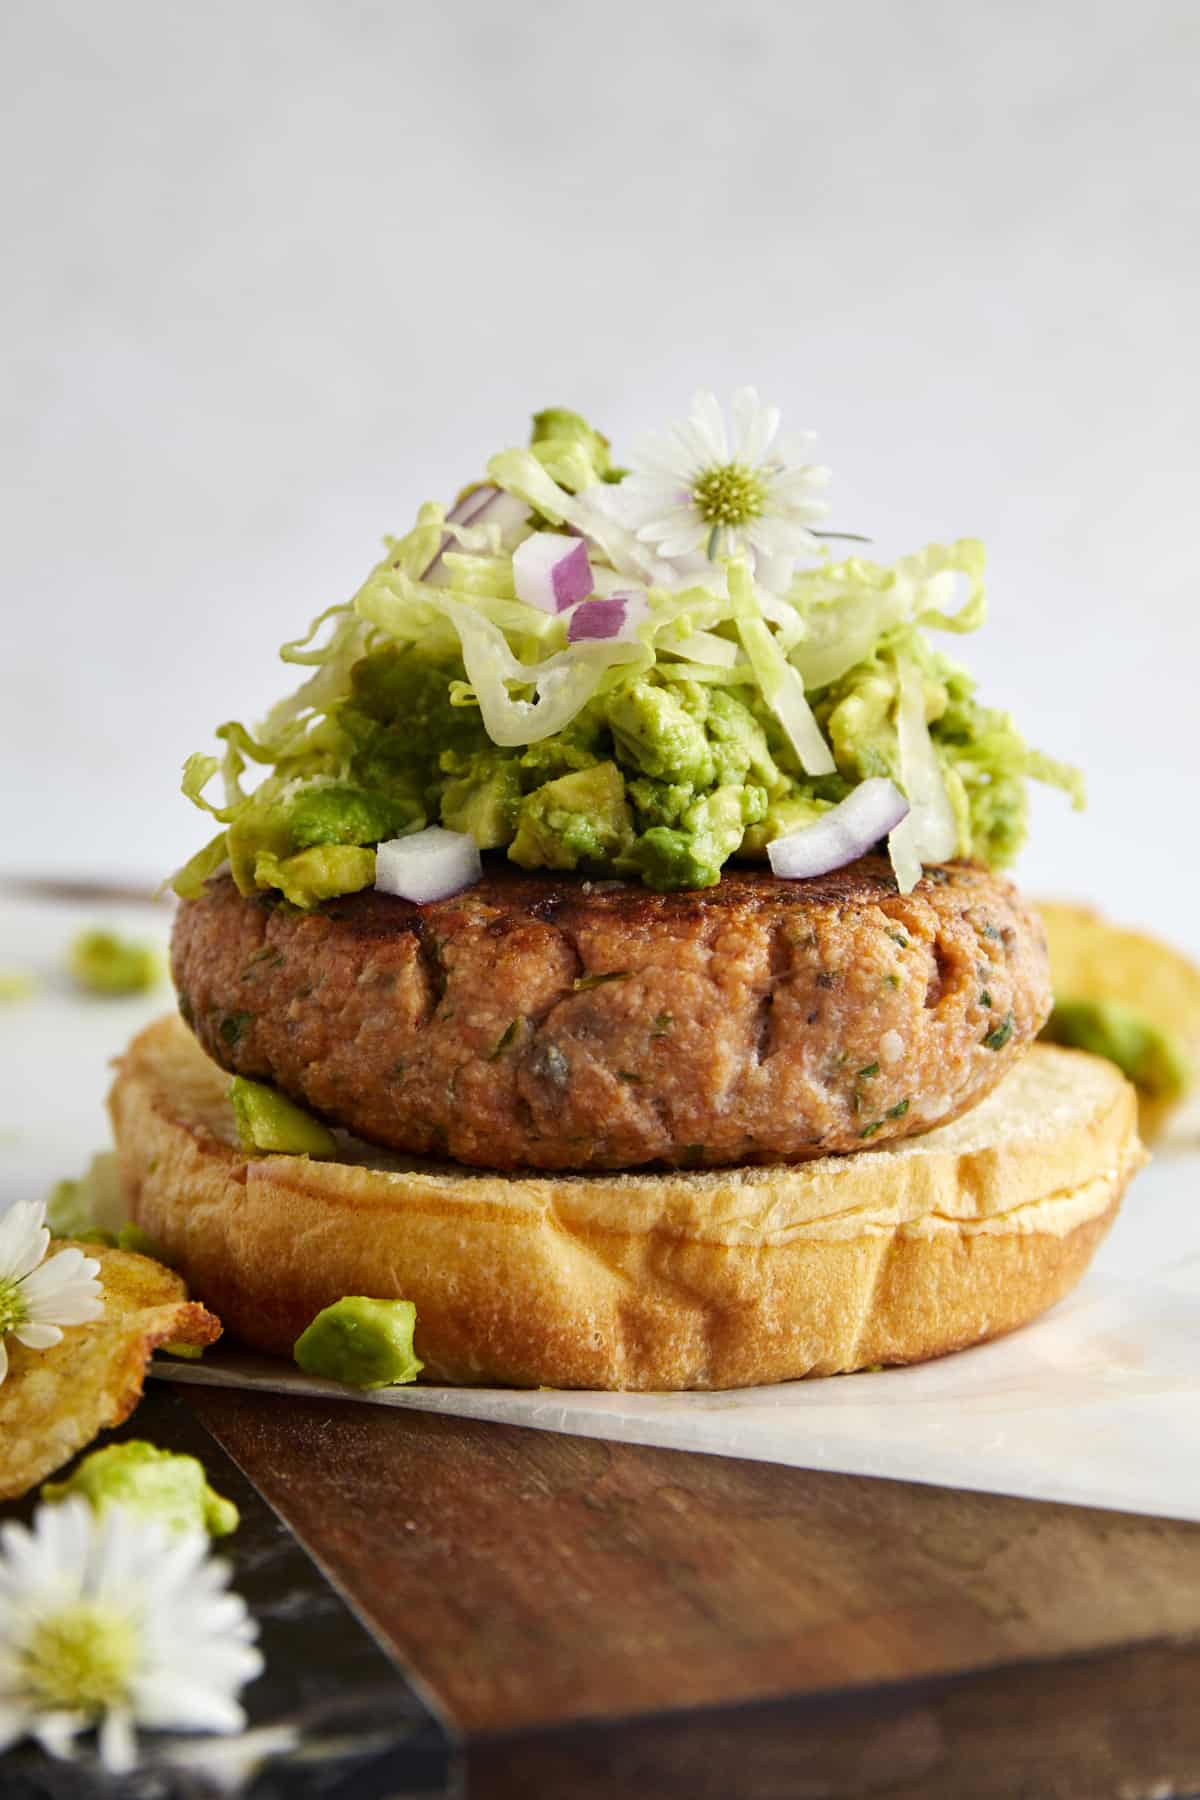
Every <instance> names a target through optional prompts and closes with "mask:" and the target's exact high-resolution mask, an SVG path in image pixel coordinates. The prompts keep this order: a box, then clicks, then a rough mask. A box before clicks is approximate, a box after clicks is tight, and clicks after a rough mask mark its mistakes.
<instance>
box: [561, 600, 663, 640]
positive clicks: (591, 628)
mask: <svg viewBox="0 0 1200 1800" xmlns="http://www.w3.org/2000/svg"><path fill="white" fill-rule="evenodd" d="M649 610H650V609H649V607H648V606H647V604H646V598H645V595H644V594H609V595H607V596H606V597H605V598H604V599H603V600H585V601H583V603H582V604H581V605H579V606H577V607H576V608H575V610H574V612H573V613H572V614H571V617H570V620H569V621H568V624H567V642H568V644H582V643H586V642H587V641H588V640H592V641H595V640H597V639H610V640H611V639H613V638H632V637H634V636H635V635H636V633H637V628H638V626H639V625H640V624H641V623H642V621H643V620H644V619H645V617H646V615H647V614H648V612H649Z"/></svg>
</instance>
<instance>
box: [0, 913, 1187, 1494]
mask: <svg viewBox="0 0 1200 1800" xmlns="http://www.w3.org/2000/svg"><path fill="white" fill-rule="evenodd" d="M102 916H103V909H98V908H96V907H94V906H91V907H74V908H72V907H63V906H56V907H52V908H50V907H46V906H44V905H43V906H38V907H33V906H30V905H29V904H28V903H22V904H20V905H18V904H16V903H14V902H11V901H10V902H6V903H5V904H4V905H2V906H0V945H2V946H3V952H4V960H5V961H6V962H7V964H8V966H10V967H11V966H13V965H14V963H15V962H17V961H18V960H21V959H18V957H17V956H16V955H15V954H14V951H15V949H16V947H17V946H20V947H21V950H22V958H23V962H24V965H25V966H28V967H30V968H31V969H32V970H33V972H34V973H35V974H36V975H37V976H38V979H39V981H40V984H41V985H40V989H39V992H38V994H37V996H36V997H35V998H34V999H33V1000H30V1001H27V1002H24V1003H22V1004H20V1005H13V1006H8V1007H5V1008H3V1009H0V1046H2V1053H3V1070H4V1084H3V1089H2V1092H3V1096H4V1103H3V1110H2V1111H0V1210H2V1209H3V1207H4V1206H5V1205H6V1204H7V1203H8V1202H9V1201H10V1200H12V1199H15V1198H17V1197H18V1195H21V1194H27V1193H30V1192H34V1193H40V1192H42V1191H44V1190H45V1189H46V1188H48V1187H49V1185H50V1184H51V1182H52V1181H54V1180H56V1179H57V1178H58V1177H59V1176H60V1175H70V1174H75V1173H77V1172H78V1170H79V1168H80V1167H82V1165H83V1164H84V1163H85V1162H86V1161H87V1158H88V1156H89V1155H90V1154H91V1152H92V1151H93V1150H95V1149H97V1148H99V1147H101V1146H102V1145H104V1144H105V1143H106V1142H107V1137H108V1133H107V1124H106V1122H105V1119H104V1112H103V1096H104V1092H105V1089H106V1086H107V1069H106V1064H107V1061H108V1058H109V1057H110V1056H111V1055H113V1054H115V1053H116V1051H118V1050H119V1049H120V1048H121V1046H122V1045H123V1044H124V1042H125V1041H126V1040H127V1039H128V1037H129V1036H130V1035H131V1033H132V1032H133V1031H134V1030H136V1029H137V1027H138V1026H139V1025H140V1024H141V1023H142V1022H144V1020H146V1019H148V1018H150V1017H153V1016H154V1015H155V1014H156V1013H158V1012H161V1011H162V1010H164V1006H165V1005H166V1004H169V995H167V994H166V993H165V992H160V993H159V994H158V995H157V996H151V997H149V998H147V999H139V1000H132V1001H120V1002H111V1003H105V1002H102V1001H97V1002H91V1003H87V1002H81V1001H80V1000H78V999H77V998H75V997H73V996H72V995H71V994H70V992H69V989H68V987H67V985H66V984H65V982H64V981H63V980H62V978H61V975H60V974H59V973H58V960H59V958H60V955H61V948H62V946H63V945H64V944H65V942H66V941H67V939H68V938H69V936H70V933H71V931H72V930H73V929H75V928H76V926H77V925H78V924H79V923H81V922H84V921H86V922H92V921H94V920H96V919H97V918H98V917H102ZM120 918H121V922H122V923H124V924H127V925H132V926H134V927H136V928H138V929H139V930H140V931H141V932H142V933H143V934H145V932H146V930H147V928H148V920H147V916H146V915H145V914H144V913H141V914H134V915H132V916H131V915H130V914H129V912H128V910H127V911H126V912H125V913H123V914H121V915H120ZM149 929H151V930H152V931H154V932H156V933H158V934H160V935H163V934H165V924H164V923H163V922H162V920H161V917H152V918H151V919H150V921H149ZM1176 1135H1177V1139H1178V1142H1177V1144H1176V1145H1175V1146H1173V1147H1168V1148H1165V1149H1164V1150H1163V1151H1162V1152H1161V1153H1160V1154H1159V1155H1157V1156H1156V1158H1155V1160H1154V1161H1153V1162H1152V1163H1151V1165H1150V1166H1149V1167H1148V1168H1147V1169H1145V1170H1143V1171H1142V1173H1141V1174H1139V1175H1138V1176H1136V1177H1135V1179H1134V1181H1133V1184H1132V1185H1131V1187H1130V1189H1129V1192H1128V1194H1127V1196H1126V1200H1125V1204H1124V1206H1123V1208H1122V1210H1121V1214H1120V1216H1119V1218H1118V1220H1117V1222H1116V1224H1115V1226H1114V1227H1113V1230H1112V1232H1111V1234H1110V1235H1109V1237H1108V1239H1107V1241H1106V1242H1105V1243H1104V1245H1103V1246H1102V1247H1101V1249H1100V1252H1099V1254H1098V1255H1097V1258H1096V1261H1095V1263H1094V1264H1093V1266H1092V1269H1091V1270H1090V1272H1089V1273H1088V1275H1087V1276H1086V1277H1085V1279H1084V1281H1083V1282H1082V1283H1081V1285H1080V1286H1079V1288H1077V1289H1076V1291H1075V1293H1074V1294H1073V1295H1072V1296H1071V1297H1070V1298H1068V1299H1067V1300H1066V1301H1064V1302H1063V1303H1062V1304H1061V1305H1060V1306H1058V1307H1057V1308H1055V1310H1054V1311H1053V1312H1052V1313H1050V1314H1048V1315H1047V1316H1046V1317H1045V1318H1044V1319H1042V1320H1040V1321H1038V1322H1037V1323H1035V1324H1033V1325H1030V1326H1027V1327H1026V1328H1025V1329H1024V1330H1023V1331H1020V1332H1016V1333H1014V1334H1013V1336H1011V1337H1008V1338H1004V1339H1001V1340H999V1341H997V1342H996V1343H993V1344H984V1345H981V1346H980V1347H979V1348H978V1349H975V1350H968V1351H964V1352H961V1353H960V1354H958V1355H956V1356H950V1357H946V1358H944V1359H943V1360H941V1361H939V1362H934V1363H927V1364H924V1365H922V1366H919V1367H917V1368H912V1369H890V1370H884V1371H882V1372H880V1373H879V1374H870V1375H853V1376H842V1377H838V1378H835V1379H832V1380H824V1381H809V1382H791V1383H786V1384H783V1385H780V1386H776V1387H765V1388H753V1389H746V1390H742V1391H740V1392H735V1393H721V1394H594V1393H576V1392H569V1391H565V1390H563V1391H560V1390H554V1391H547V1390H544V1389H542V1390H539V1391H537V1392H524V1391H514V1390H511V1389H493V1388H449V1387H435V1386H428V1387H425V1386H420V1385H418V1386H415V1387H407V1388H391V1389H385V1390H382V1391H380V1392H377V1393H373V1394H367V1395H359V1394H354V1393H353V1392H351V1391H348V1390H347V1389H345V1388H341V1387H338V1386H337V1385H336V1384H334V1383H332V1382H321V1381H314V1380H311V1379H309V1378H308V1377H306V1376H303V1375H301V1374H300V1373H299V1371H297V1370H295V1369H293V1368H290V1367H289V1366H288V1365H287V1364H285V1363H282V1362H280V1363H276V1362H273V1361H271V1360H269V1359H267V1358H262V1357H252V1356H248V1355H245V1354H243V1353H240V1352H236V1351H231V1350H223V1349H221V1348H219V1347H218V1349H217V1350H215V1351H210V1352H208V1353H207V1354H206V1356H205V1359H204V1362H203V1363H200V1364H194V1363H181V1362H173V1361H171V1360H170V1359H161V1360H159V1361H157V1362H156V1364H155V1367H154V1373H155V1374H156V1375H161V1376H163V1377H164V1378H167V1379H170V1380H174V1381H183V1382H202V1383H210V1384H216V1385H235V1386H244V1387H251V1388H261V1389H264V1390H267V1391H277V1392H287V1393H300V1394H312V1395H318V1396H328V1397H329V1398H330V1399H337V1400H338V1401H343V1400H346V1399H351V1400H354V1401H355V1402H357V1403H360V1404H365V1405H375V1406H390V1407H401V1408H404V1407H408V1408H415V1409H418V1410H422V1411H429V1412H443V1413H456V1414H460V1415H463V1416H465V1417H470V1418H476V1419H484V1420H488V1419H491V1420H497V1421H501V1422H504V1423H507V1424H513V1425H526V1426H531V1427H533V1428H535V1429H538V1430H544V1431H566V1432H577V1433H580V1434H582V1435H585V1436H589V1437H601V1438H610V1439H619V1440H625V1441H628V1442H631V1443H639V1444H659V1445H662V1446H665V1447H667V1448H670V1449H679V1450H698V1451H706V1452H709V1453H711V1454H714V1455H719V1456H746V1457H751V1458H755V1459H758V1460H760V1461H766V1462H779V1463H788V1464H791V1465H793V1466H795V1467H797V1468H810V1469H825V1470H832V1471H841V1472H843V1473H846V1474H856V1475H875V1476H891V1477H894V1478H896V1479H899V1480H905V1481H924V1482H933V1483H937V1484H940V1485H945V1486H951V1487H963V1488H976V1489H982V1490H984V1491H987V1492H992V1493H1003V1494H1013V1495H1018V1496H1024V1497H1027V1498H1034V1499H1042V1500H1059V1501H1070V1502H1073V1503H1076V1504H1079V1505H1087V1506H1100V1507H1110V1508H1117V1509H1122V1510H1128V1511H1134V1512H1142V1513H1156V1514H1160V1515H1162V1516H1163V1517H1167V1518H1179V1519H1192V1520H1200V1146H1197V1145H1196V1143H1195V1133H1194V1128H1193V1127H1192V1126H1191V1125H1190V1124H1189V1123H1185V1124H1184V1125H1183V1126H1182V1127H1181V1128H1180V1129H1179V1130H1178V1132H1177V1134H1176Z"/></svg>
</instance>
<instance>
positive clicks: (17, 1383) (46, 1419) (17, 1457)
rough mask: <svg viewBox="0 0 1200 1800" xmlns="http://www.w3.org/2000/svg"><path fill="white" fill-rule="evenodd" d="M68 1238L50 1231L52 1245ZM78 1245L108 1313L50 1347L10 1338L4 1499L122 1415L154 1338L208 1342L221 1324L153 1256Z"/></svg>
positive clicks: (1, 1475)
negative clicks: (91, 1260) (91, 1262)
mask: <svg viewBox="0 0 1200 1800" xmlns="http://www.w3.org/2000/svg"><path fill="white" fill-rule="evenodd" d="M70 1241H71V1240H66V1241H60V1240H57V1239H56V1240H55V1241H54V1243H53V1245H52V1246H51V1248H52V1250H61V1249H65V1248H66V1247H67V1245H68V1243H69V1242H70ZM76 1248H78V1249H80V1250H82V1251H83V1252H84V1253H85V1255H87V1256H94V1257H95V1258H96V1260H97V1262H98V1263H99V1264H100V1274H99V1280H100V1284H101V1287H102V1288H103V1290H104V1312H103V1314H102V1316H101V1317H100V1318H98V1319H96V1320H95V1321H94V1323H92V1324H89V1325H72V1326H69V1327H68V1328H67V1329H66V1330H64V1332H63V1338H62V1342H61V1343H60V1344H56V1345H55V1346H54V1348H53V1349H52V1350H27V1349H26V1348H25V1346H24V1345H23V1344H18V1343H17V1342H16V1341H15V1339H13V1338H9V1339H8V1341H7V1349H8V1358H9V1361H8V1379H7V1381H5V1382H4V1383H3V1384H2V1385H0V1500H16V1499H19V1497H20V1496H21V1495H22V1494H25V1493H27V1492H28V1491H29V1489H30V1488H31V1487H33V1486H34V1484H35V1483H36V1482H39V1481H41V1480H42V1479H43V1478H44V1477H45V1476H47V1475H50V1474H53V1472H54V1470H55V1469H58V1468H61V1466H62V1464H63V1463H65V1462H66V1461H67V1460H68V1458H70V1457H72V1456H74V1454H75V1452H76V1451H77V1450H82V1449H83V1447H84V1445H85V1444H90V1443H91V1441H92V1439H93V1438H94V1437H95V1436H96V1435H97V1433H98V1432H101V1431H104V1430H107V1429H108V1427H109V1426H112V1425H119V1424H120V1423H121V1421H122V1420H123V1419H127V1418H128V1417H129V1415H130V1413H131V1412H132V1411H133V1409H134V1407H135V1406H136V1405H137V1403H138V1401H139V1400H140V1399H141V1397H142V1382H143V1380H144V1379H145V1373H146V1365H147V1363H148V1362H149V1360H150V1355H151V1352H152V1351H153V1350H154V1348H155V1346H156V1345H158V1344H165V1343H183V1344H199V1345H203V1344H211V1343H214V1342H215V1341H216V1339H217V1338H219V1337H220V1335H221V1323H220V1320H219V1319H216V1318H214V1316H213V1314H212V1313H210V1312H207V1311H206V1310H205V1308H204V1307H203V1306H201V1305H199V1304H198V1303H197V1302H196V1301H193V1300H189V1299H188V1297H187V1288H186V1287H185V1286H184V1284H183V1281H182V1280H181V1278H180V1277H179V1276H178V1275H176V1274H174V1273H173V1272H172V1270H170V1269H165V1268H163V1266H162V1264H161V1263H156V1262H151V1260H150V1259H149V1257H146V1256H134V1255H132V1254H131V1253H130V1252H129V1251H126V1250H109V1249H106V1248H104V1247H102V1246H100V1245H97V1244H88V1243H79V1244H77V1245H76Z"/></svg>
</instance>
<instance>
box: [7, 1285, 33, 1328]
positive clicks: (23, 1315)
mask: <svg viewBox="0 0 1200 1800" xmlns="http://www.w3.org/2000/svg"><path fill="white" fill-rule="evenodd" d="M28 1317H29V1308H28V1306H27V1305H26V1303H25V1297H24V1295H23V1294H22V1293H21V1283H20V1282H19V1281H0V1337H3V1336H4V1334H5V1332H6V1331H15V1330H16V1328H17V1326H18V1325H23V1324H24V1323H25V1320H26V1319H27V1318H28Z"/></svg>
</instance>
